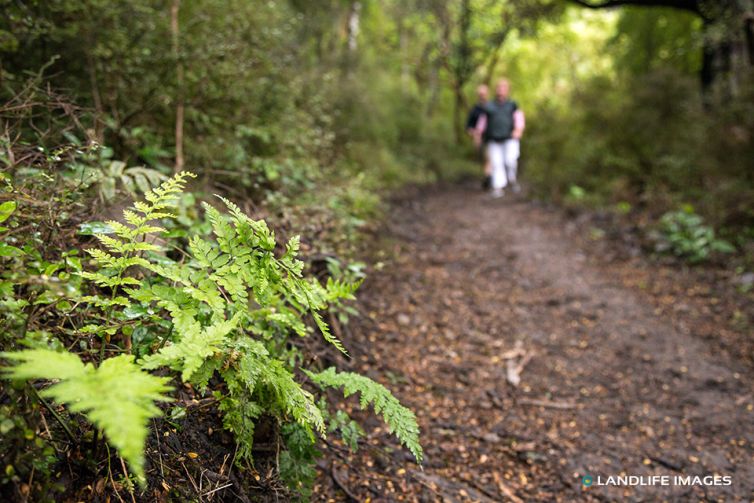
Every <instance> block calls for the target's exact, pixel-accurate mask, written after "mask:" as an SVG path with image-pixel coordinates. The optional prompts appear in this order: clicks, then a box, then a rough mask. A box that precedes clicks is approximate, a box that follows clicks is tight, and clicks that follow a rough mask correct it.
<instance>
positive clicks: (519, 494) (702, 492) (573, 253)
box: [319, 189, 754, 501]
mask: <svg viewBox="0 0 754 503" xmlns="http://www.w3.org/2000/svg"><path fill="white" fill-rule="evenodd" d="M393 221H394V222H396V223H395V224H393V225H392V228H391V229H390V232H389V234H390V237H389V241H388V245H387V258H386V261H387V262H388V264H387V267H385V269H384V271H383V272H380V273H376V274H375V275H373V277H372V278H371V279H370V281H369V282H368V283H367V285H366V286H365V290H364V292H363V294H362V296H361V297H362V299H364V302H365V306H366V310H367V313H365V314H366V315H367V317H366V318H367V319H365V320H363V321H362V322H360V324H358V325H356V326H355V327H353V328H352V330H353V332H354V334H361V335H355V337H363V338H364V340H362V341H361V343H357V344H356V345H357V346H358V347H360V348H361V354H359V351H358V350H357V351H356V355H355V359H354V366H355V367H358V368H359V369H360V370H361V371H364V372H367V373H369V374H370V375H373V376H375V377H377V378H379V379H381V380H382V381H383V382H385V384H387V385H389V386H390V387H391V389H393V390H394V391H395V392H396V394H397V395H398V396H399V397H400V398H401V399H402V400H403V401H404V402H405V403H407V404H408V405H410V406H411V407H412V408H413V409H414V410H415V411H416V413H417V416H418V418H419V421H420V424H421V427H422V432H423V443H424V445H425V449H426V463H425V465H424V469H423V470H419V469H418V468H416V467H414V468H408V469H404V468H405V467H404V465H403V464H402V462H403V461H404V459H405V457H404V456H405V454H404V453H403V452H402V451H401V450H395V451H392V454H391V453H390V452H388V453H386V452H384V451H380V450H378V449H371V450H370V449H365V450H363V454H362V455H360V456H356V457H349V456H346V455H342V456H341V457H342V460H347V462H342V460H337V459H336V460H335V461H334V462H333V463H332V464H329V465H325V463H323V465H322V466H323V467H324V468H325V469H326V470H327V471H330V473H329V474H328V475H332V476H333V478H332V480H330V483H331V484H332V485H331V486H330V487H329V488H328V484H327V483H322V484H321V485H320V486H319V490H320V491H322V492H321V493H320V494H322V496H325V493H327V495H328V496H334V495H337V494H339V495H340V496H341V497H343V495H344V494H349V493H350V497H351V498H352V499H359V500H365V499H366V498H367V497H369V498H371V499H372V501H393V500H398V499H405V500H409V501H411V500H416V501H442V500H445V501H505V500H513V501H517V500H519V499H520V500H523V501H556V500H559V501H593V500H600V501H614V500H627V501H660V500H663V499H665V500H670V501H686V500H691V499H693V500H700V499H703V500H718V499H719V500H721V501H749V500H751V498H752V497H754V493H753V492H752V491H753V490H754V449H753V448H752V442H754V426H753V424H754V412H752V403H753V402H754V396H753V387H752V369H751V368H750V367H749V366H748V365H747V364H744V363H743V362H742V361H740V360H739V359H737V358H736V357H733V356H729V355H728V354H727V353H725V352H724V351H721V350H720V349H719V348H718V345H717V344H716V342H715V340H714V337H708V338H706V339H704V338H701V337H699V336H698V335H697V334H696V333H695V329H694V326H695V324H697V323H699V319H698V317H696V316H695V315H694V313H696V310H695V308H694V305H695V304H693V302H692V301H689V302H691V304H690V305H691V307H688V305H687V304H684V306H686V307H685V308H684V309H680V310H676V311H679V312H680V315H679V316H680V317H679V316H675V315H674V317H673V319H672V320H671V319H670V318H669V317H666V316H664V315H663V314H662V311H660V310H658V309H657V308H656V306H655V305H654V304H653V302H652V301H651V299H649V298H648V296H647V295H643V294H642V292H641V291H639V290H637V289H635V288H630V287H627V286H626V285H625V284H624V282H625V281H624V280H621V277H625V271H613V270H611V268H610V267H609V266H608V265H605V264H601V265H600V264H598V263H595V262H594V261H593V260H591V259H590V258H589V257H590V255H589V254H587V253H585V252H584V251H583V250H582V249H580V247H579V246H580V245H579V241H578V240H575V239H574V238H573V237H572V236H569V235H568V234H567V233H566V232H565V231H564V225H563V220H562V219H561V217H559V216H558V215H557V214H554V213H553V212H547V211H545V210H542V209H538V208H536V207H535V206H533V205H531V204H530V203H526V202H520V201H519V202H516V201H510V200H503V201H498V200H491V199H488V198H487V197H485V196H484V195H481V194H479V193H478V192H474V191H470V190H462V189H456V190H451V191H443V192H439V193H434V194H431V195H428V196H424V197H421V198H420V199H418V200H416V199H415V200H413V201H411V202H406V203H404V204H403V205H401V206H398V207H397V208H396V218H394V219H393ZM621 273H623V275H621ZM676 311H673V312H674V313H675V314H676V315H677V314H678V313H677V312H676ZM367 340H368V341H369V342H367ZM367 348H368V349H367ZM517 352H518V353H519V354H518V355H515V353H517ZM510 357H513V358H510ZM522 360H523V361H522ZM521 363H524V364H525V365H524V366H523V369H522V371H521V372H520V380H521V382H520V384H519V385H518V386H517V387H516V386H513V385H512V384H511V383H510V382H508V379H507V372H506V369H507V367H508V366H511V365H512V366H515V365H516V364H519V365H520V364H521ZM371 424H374V425H376V424H377V423H371ZM381 436H384V432H381V431H380V430H378V431H376V432H374V433H373V434H372V438H371V439H370V443H372V442H374V443H376V442H377V440H378V438H377V437H381ZM370 473H371V475H370ZM375 473H377V474H378V475H374V474H375ZM585 474H590V475H592V476H593V477H594V478H595V479H596V478H597V477H601V479H602V481H603V482H604V481H605V480H606V479H607V477H609V476H614V477H615V476H621V475H638V476H652V475H668V476H670V477H671V482H672V477H674V476H677V475H682V476H695V475H699V476H706V475H721V476H731V477H732V484H731V485H728V486H717V487H715V486H708V487H702V486H694V487H672V486H659V485H655V486H652V487H646V486H644V487H625V486H622V487H615V486H599V487H598V486H596V485H594V486H592V487H591V488H589V489H586V490H585V489H584V487H583V485H582V479H581V477H582V476H583V475H585Z"/></svg>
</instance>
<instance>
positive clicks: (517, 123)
mask: <svg viewBox="0 0 754 503" xmlns="http://www.w3.org/2000/svg"><path fill="white" fill-rule="evenodd" d="M524 129H526V118H525V117H524V111H523V110H521V109H520V108H519V109H518V110H516V111H515V112H513V134H512V136H513V138H515V139H517V140H520V139H521V137H522V136H523V135H524Z"/></svg>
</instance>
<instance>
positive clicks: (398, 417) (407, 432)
mask: <svg viewBox="0 0 754 503" xmlns="http://www.w3.org/2000/svg"><path fill="white" fill-rule="evenodd" d="M304 372H306V375H308V376H309V377H310V378H311V380H312V381H314V382H315V383H316V384H317V385H319V386H320V387H321V388H341V387H342V388H343V395H344V396H345V397H346V398H347V397H349V396H351V395H353V394H354V393H360V394H361V396H360V397H359V404H360V405H361V408H362V409H365V408H366V407H367V406H368V405H369V404H371V405H372V407H374V411H375V412H376V413H377V414H382V418H383V419H384V420H385V423H387V425H388V427H389V428H390V432H391V433H394V434H395V436H396V437H398V440H400V442H401V444H403V445H404V446H405V447H406V448H407V449H408V450H409V451H411V454H413V455H414V458H416V461H417V462H418V463H421V462H422V459H423V457H424V453H423V451H422V447H421V444H420V443H419V425H418V424H417V423H416V417H415V416H414V413H413V412H411V410H409V409H407V408H406V407H404V406H403V405H401V404H400V402H399V401H398V399H397V398H395V397H394V396H393V394H392V393H390V391H389V390H388V389H387V388H385V387H384V386H383V385H381V384H379V383H376V382H374V381H372V380H371V379H369V378H368V377H364V376H362V375H359V374H354V373H352V372H340V373H338V372H337V371H336V370H335V368H333V367H330V368H329V369H327V370H325V371H323V372H320V373H314V372H309V371H306V370H305V371H304Z"/></svg>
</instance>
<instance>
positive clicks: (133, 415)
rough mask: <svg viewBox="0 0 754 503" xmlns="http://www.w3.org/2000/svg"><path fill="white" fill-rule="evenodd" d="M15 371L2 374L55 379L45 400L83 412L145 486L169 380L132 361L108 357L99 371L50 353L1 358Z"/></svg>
mask: <svg viewBox="0 0 754 503" xmlns="http://www.w3.org/2000/svg"><path fill="white" fill-rule="evenodd" d="M2 356H3V357H4V358H7V359H8V360H11V362H13V363H12V366H10V367H7V368H4V369H3V374H5V375H6V376H7V377H10V378H12V379H20V380H29V379H50V380H59V382H58V383H56V384H53V385H52V386H50V387H48V388H46V389H44V390H43V391H42V392H41V395H42V396H45V397H50V398H52V399H53V400H55V401H56V402H58V403H61V404H65V405H67V406H68V408H69V409H70V410H71V411H73V412H81V413H83V414H85V415H86V417H87V418H88V419H89V421H91V422H92V423H93V424H94V425H96V426H97V427H98V428H100V429H101V430H102V431H103V432H104V433H105V435H106V436H107V439H108V441H109V442H110V443H111V444H112V445H113V447H115V448H116V449H117V450H118V452H119V453H120V455H121V456H122V457H123V458H124V459H125V460H126V461H127V462H128V464H129V465H130V466H131V469H132V470H133V472H134V474H135V475H136V476H137V478H138V479H139V480H140V481H141V483H142V484H143V483H144V481H145V480H146V479H145V477H144V454H143V451H144V443H145V442H146V438H147V435H148V433H149V429H148V422H149V419H150V418H153V417H157V416H159V415H160V409H159V408H158V407H157V406H155V404H154V402H155V401H167V400H170V399H169V398H168V397H166V396H165V395H164V393H166V392H167V391H168V390H169V389H170V388H169V387H168V386H167V384H166V383H167V381H168V379H166V378H162V377H154V376H152V375H149V374H147V373H145V372H142V371H141V370H140V369H139V367H138V366H137V365H135V364H134V362H133V359H134V358H133V356H129V355H121V356H116V357H114V358H108V359H107V360H105V361H104V362H103V363H102V365H100V366H99V367H98V368H94V366H92V365H91V364H84V363H82V362H81V360H80V359H79V358H78V357H77V356H76V355H74V354H72V353H58V352H55V351H51V350H46V349H35V350H26V351H19V352H15V353H2Z"/></svg>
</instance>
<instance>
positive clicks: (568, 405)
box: [518, 398, 576, 409]
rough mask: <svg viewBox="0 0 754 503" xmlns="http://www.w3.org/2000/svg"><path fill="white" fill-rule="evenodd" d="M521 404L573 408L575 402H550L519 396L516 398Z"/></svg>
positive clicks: (551, 407)
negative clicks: (519, 397)
mask: <svg viewBox="0 0 754 503" xmlns="http://www.w3.org/2000/svg"><path fill="white" fill-rule="evenodd" d="M518 403H520V404H521V405H533V406H535V407H547V408H550V409H575V408H576V404H575V403H572V402H551V401H549V400H530V399H528V398H521V399H519V400H518Z"/></svg>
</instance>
